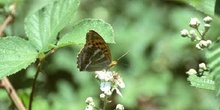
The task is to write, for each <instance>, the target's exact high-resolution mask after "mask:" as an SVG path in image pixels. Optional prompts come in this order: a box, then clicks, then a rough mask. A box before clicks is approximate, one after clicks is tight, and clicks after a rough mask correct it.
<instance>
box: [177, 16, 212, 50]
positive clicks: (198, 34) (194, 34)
mask: <svg viewBox="0 0 220 110" xmlns="http://www.w3.org/2000/svg"><path fill="white" fill-rule="evenodd" d="M211 21H212V18H211V17H209V16H207V17H205V18H204V19H203V22H204V23H205V24H204V31H201V30H199V26H200V21H199V19H198V18H191V20H190V23H189V26H190V27H191V28H193V29H192V30H190V31H188V30H187V29H183V30H182V31H181V36H182V37H188V38H190V39H191V41H198V43H197V45H196V48H197V49H199V50H203V49H204V48H208V47H209V46H210V45H211V44H212V41H211V40H205V34H206V33H207V32H208V30H209V29H210V26H211V25H210V23H211Z"/></svg>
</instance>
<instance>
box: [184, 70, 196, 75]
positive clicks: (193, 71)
mask: <svg viewBox="0 0 220 110" xmlns="http://www.w3.org/2000/svg"><path fill="white" fill-rule="evenodd" d="M186 74H188V75H196V74H197V71H196V70H195V69H189V71H187V72H186Z"/></svg>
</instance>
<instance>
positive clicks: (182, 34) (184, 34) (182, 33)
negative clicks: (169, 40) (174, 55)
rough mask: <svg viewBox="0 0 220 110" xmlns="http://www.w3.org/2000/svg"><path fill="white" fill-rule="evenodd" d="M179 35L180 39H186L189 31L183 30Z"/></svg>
mask: <svg viewBox="0 0 220 110" xmlns="http://www.w3.org/2000/svg"><path fill="white" fill-rule="evenodd" d="M180 33H181V36H182V37H187V36H188V35H189V31H188V30H186V29H183V30H182V31H180Z"/></svg>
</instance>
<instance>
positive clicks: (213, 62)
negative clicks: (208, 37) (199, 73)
mask: <svg viewBox="0 0 220 110" xmlns="http://www.w3.org/2000/svg"><path fill="white" fill-rule="evenodd" d="M219 54H220V50H219V42H216V43H214V44H213V46H212V47H210V48H209V49H208V51H207V53H206V57H207V60H208V67H209V68H210V72H211V73H210V74H212V76H214V81H215V83H216V84H215V88H216V89H215V90H216V92H217V95H218V96H219V94H220V79H219V77H220V74H219V72H220V62H219Z"/></svg>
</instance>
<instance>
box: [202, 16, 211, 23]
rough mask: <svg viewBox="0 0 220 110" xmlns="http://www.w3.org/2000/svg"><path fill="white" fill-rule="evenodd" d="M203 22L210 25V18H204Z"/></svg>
mask: <svg viewBox="0 0 220 110" xmlns="http://www.w3.org/2000/svg"><path fill="white" fill-rule="evenodd" d="M203 21H204V22H205V23H207V24H209V23H211V22H212V18H211V17H210V16H206V17H205V18H204V19H203Z"/></svg>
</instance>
